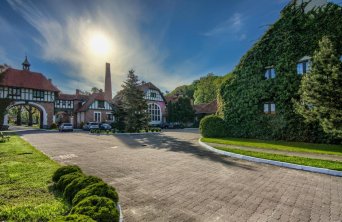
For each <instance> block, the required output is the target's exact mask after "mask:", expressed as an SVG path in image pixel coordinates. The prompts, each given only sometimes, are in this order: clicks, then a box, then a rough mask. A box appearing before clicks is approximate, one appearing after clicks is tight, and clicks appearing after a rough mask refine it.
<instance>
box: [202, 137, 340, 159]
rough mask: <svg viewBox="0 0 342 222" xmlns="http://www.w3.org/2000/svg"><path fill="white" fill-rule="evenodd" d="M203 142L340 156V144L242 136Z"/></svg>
mask: <svg viewBox="0 0 342 222" xmlns="http://www.w3.org/2000/svg"><path fill="white" fill-rule="evenodd" d="M202 141H203V142H207V143H217V144H226V145H234V146H243V147H253V148H261V149H271V150H282V151H290V152H301V153H318V154H332V155H339V156H342V145H332V144H315V143H301V142H286V141H266V140H254V139H244V138H223V139H217V138H202Z"/></svg>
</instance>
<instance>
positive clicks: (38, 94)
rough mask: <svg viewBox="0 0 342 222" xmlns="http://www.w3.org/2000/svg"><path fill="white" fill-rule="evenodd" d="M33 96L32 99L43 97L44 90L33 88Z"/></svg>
mask: <svg viewBox="0 0 342 222" xmlns="http://www.w3.org/2000/svg"><path fill="white" fill-rule="evenodd" d="M33 98H34V99H44V91H42V90H33Z"/></svg>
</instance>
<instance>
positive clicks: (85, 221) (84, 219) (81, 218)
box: [50, 214, 96, 222]
mask: <svg viewBox="0 0 342 222" xmlns="http://www.w3.org/2000/svg"><path fill="white" fill-rule="evenodd" d="M63 221H73V222H96V221H95V220H93V219H92V218H91V217H89V216H86V215H81V214H70V215H67V216H61V217H57V218H56V219H54V220H50V222H63Z"/></svg>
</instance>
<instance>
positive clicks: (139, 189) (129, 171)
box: [22, 130, 342, 222]
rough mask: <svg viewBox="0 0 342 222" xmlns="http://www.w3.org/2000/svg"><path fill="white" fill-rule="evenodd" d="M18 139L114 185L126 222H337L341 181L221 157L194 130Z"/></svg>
mask: <svg viewBox="0 0 342 222" xmlns="http://www.w3.org/2000/svg"><path fill="white" fill-rule="evenodd" d="M22 135H23V137H24V139H26V140H27V141H29V142H30V143H31V144H33V145H34V146H36V147H37V148H38V149H40V150H41V151H43V152H44V153H46V154H47V155H48V156H50V157H52V158H53V159H55V160H57V161H59V162H63V163H68V164H77V165H79V166H80V167H81V168H82V169H83V170H84V171H85V172H86V173H89V174H93V175H97V176H99V177H101V178H103V179H104V180H105V181H106V182H108V183H109V184H111V185H113V186H115V187H116V188H117V190H118V192H119V195H120V203H121V205H122V207H123V213H124V218H125V221H323V222H327V221H341V218H342V178H339V177H332V176H327V175H321V174H315V173H309V172H302V171H296V170H291V169H285V168H280V167H275V166H269V165H263V164H256V163H251V162H247V161H242V160H236V159H231V158H228V157H222V156H219V155H216V154H213V153H211V152H209V151H207V150H204V149H202V148H201V147H199V146H198V144H197V140H198V138H199V134H198V133H197V132H196V131H194V130H192V131H191V130H181V131H169V132H164V133H162V134H160V135H144V136H141V135H139V136H129V135H120V136H107V135H101V136H97V135H89V134H87V133H82V132H79V133H49V132H41V131H40V132H28V133H23V134H22Z"/></svg>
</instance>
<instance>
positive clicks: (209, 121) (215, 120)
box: [200, 115, 226, 137]
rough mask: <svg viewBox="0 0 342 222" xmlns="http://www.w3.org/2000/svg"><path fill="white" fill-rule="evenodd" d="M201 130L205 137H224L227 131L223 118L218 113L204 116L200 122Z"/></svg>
mask: <svg viewBox="0 0 342 222" xmlns="http://www.w3.org/2000/svg"><path fill="white" fill-rule="evenodd" d="M200 131H201V134H202V136H203V137H224V136H225V132H226V130H225V124H224V121H223V119H222V118H220V117H219V116H216V115H210V116H206V117H204V118H203V119H202V120H201V122H200Z"/></svg>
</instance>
